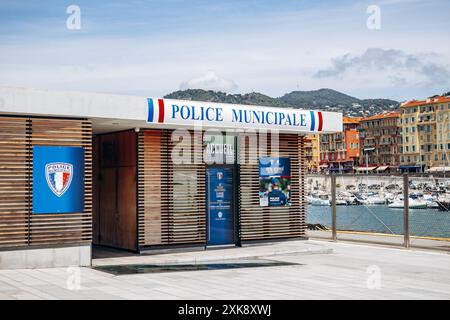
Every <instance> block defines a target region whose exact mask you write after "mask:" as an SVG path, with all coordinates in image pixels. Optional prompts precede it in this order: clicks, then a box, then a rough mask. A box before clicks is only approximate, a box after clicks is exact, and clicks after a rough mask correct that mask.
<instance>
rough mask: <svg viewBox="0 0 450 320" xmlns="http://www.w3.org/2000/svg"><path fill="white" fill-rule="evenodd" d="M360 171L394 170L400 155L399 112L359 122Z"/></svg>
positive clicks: (383, 114) (378, 115)
mask: <svg viewBox="0 0 450 320" xmlns="http://www.w3.org/2000/svg"><path fill="white" fill-rule="evenodd" d="M359 130H360V133H361V158H360V159H361V160H360V165H361V168H360V170H361V171H364V170H369V171H373V170H377V171H379V172H381V171H385V170H390V171H392V170H396V169H397V168H398V165H399V157H400V153H401V145H402V140H401V135H400V132H401V125H400V113H399V112H395V111H394V112H387V113H382V114H377V115H374V116H371V117H368V118H364V119H362V120H361V121H360V126H359Z"/></svg>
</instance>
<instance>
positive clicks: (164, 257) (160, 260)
mask: <svg viewBox="0 0 450 320" xmlns="http://www.w3.org/2000/svg"><path fill="white" fill-rule="evenodd" d="M103 250H104V249H103ZM180 250H182V251H184V252H178V253H173V252H172V253H170V252H169V253H158V254H152V253H151V251H149V252H148V254H143V255H138V254H131V253H128V254H126V255H125V256H121V257H114V253H113V254H112V255H113V257H105V258H97V259H94V260H93V261H92V265H93V266H104V265H118V264H120V265H123V264H173V263H194V264H195V263H202V262H208V261H218V260H227V259H242V258H259V257H271V256H275V255H283V254H294V253H295V254H326V253H332V252H333V250H332V249H331V248H330V247H329V246H327V245H326V244H325V243H320V242H317V243H312V242H307V241H303V240H300V241H280V242H273V243H260V244H254V245H246V246H243V247H241V248H239V247H234V246H233V247H228V248H219V249H208V250H202V249H195V251H192V250H190V251H187V252H186V250H187V249H180ZM94 252H95V250H94ZM106 254H108V252H106ZM94 255H95V253H94ZM99 255H101V254H99Z"/></svg>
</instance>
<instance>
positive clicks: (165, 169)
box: [138, 130, 206, 247]
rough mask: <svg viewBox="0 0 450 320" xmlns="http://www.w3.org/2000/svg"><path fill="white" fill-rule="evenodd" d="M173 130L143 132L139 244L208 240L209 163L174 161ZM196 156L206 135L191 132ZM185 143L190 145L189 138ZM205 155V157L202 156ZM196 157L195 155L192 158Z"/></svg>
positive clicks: (183, 242)
mask: <svg viewBox="0 0 450 320" xmlns="http://www.w3.org/2000/svg"><path fill="white" fill-rule="evenodd" d="M171 137H172V131H171V130H142V131H141V132H140V133H139V140H138V141H139V149H138V150H139V161H138V164H139V166H138V179H139V180H138V181H139V183H138V219H139V220H138V221H139V245H140V246H141V247H145V246H155V245H168V244H187V243H192V244H193V243H204V242H205V239H206V221H205V219H206V213H205V212H206V207H205V206H206V203H205V165H204V163H203V162H202V161H200V162H198V163H193V162H194V161H192V163H190V164H174V163H173V162H172V150H173V148H174V145H177V147H181V146H182V145H181V144H180V143H179V142H178V141H172V138H171ZM191 137H192V141H193V142H194V143H193V144H191V145H190V146H189V147H190V148H191V149H190V150H191V155H192V157H193V156H194V154H197V155H198V154H199V153H200V154H201V152H202V149H203V148H202V136H201V135H200V137H198V136H195V135H194V134H192V135H191ZM185 146H188V142H187V141H186V144H185ZM200 159H202V158H200ZM192 160H193V158H192Z"/></svg>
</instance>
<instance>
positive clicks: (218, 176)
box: [217, 171, 223, 180]
mask: <svg viewBox="0 0 450 320" xmlns="http://www.w3.org/2000/svg"><path fill="white" fill-rule="evenodd" d="M222 178H223V172H222V171H219V172H217V179H219V180H222Z"/></svg>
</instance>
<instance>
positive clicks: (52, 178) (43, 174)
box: [32, 146, 84, 214]
mask: <svg viewBox="0 0 450 320" xmlns="http://www.w3.org/2000/svg"><path fill="white" fill-rule="evenodd" d="M83 210H84V150H83V148H81V147H63V146H34V147H33V210H32V212H33V213H37V214H44V213H70V212H83Z"/></svg>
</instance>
